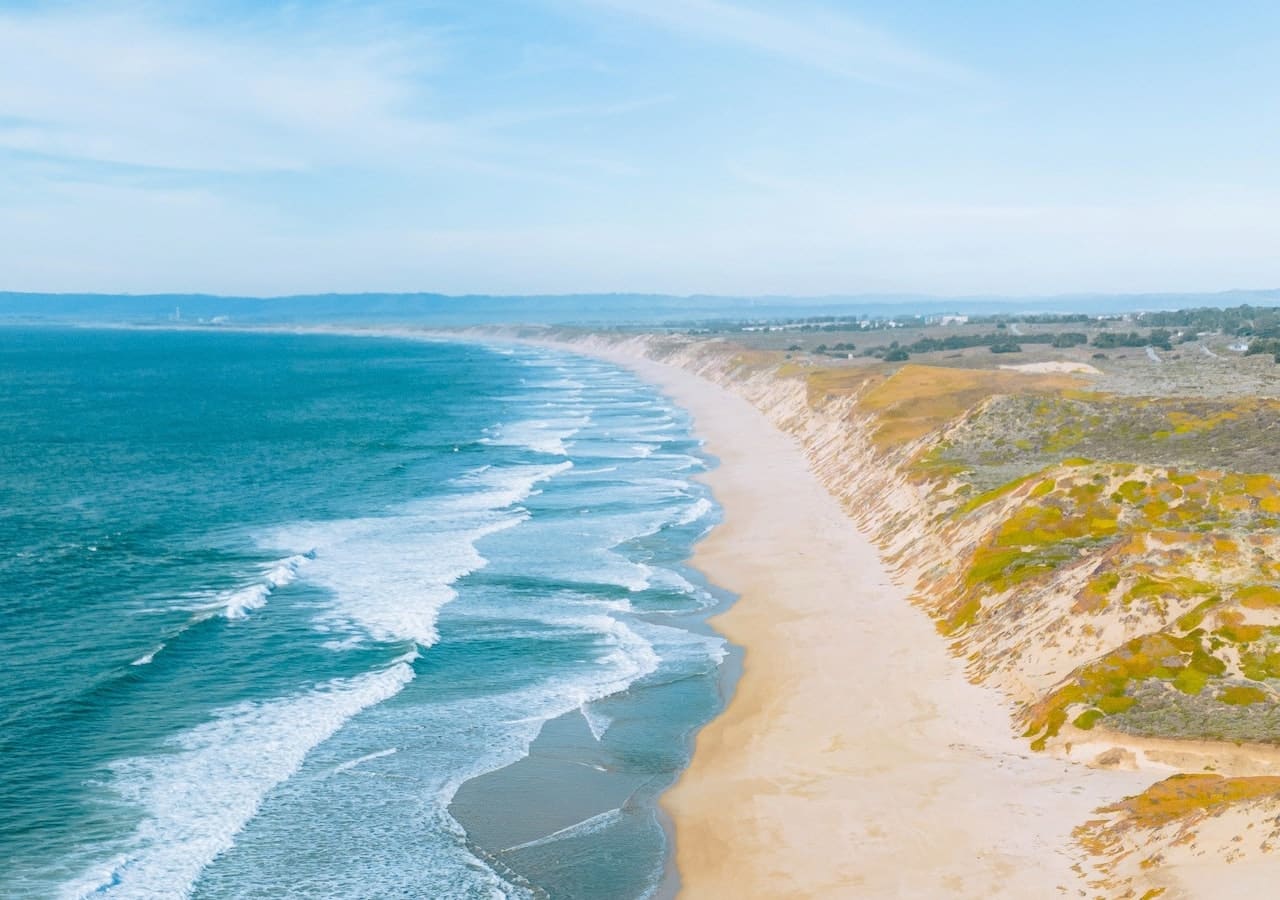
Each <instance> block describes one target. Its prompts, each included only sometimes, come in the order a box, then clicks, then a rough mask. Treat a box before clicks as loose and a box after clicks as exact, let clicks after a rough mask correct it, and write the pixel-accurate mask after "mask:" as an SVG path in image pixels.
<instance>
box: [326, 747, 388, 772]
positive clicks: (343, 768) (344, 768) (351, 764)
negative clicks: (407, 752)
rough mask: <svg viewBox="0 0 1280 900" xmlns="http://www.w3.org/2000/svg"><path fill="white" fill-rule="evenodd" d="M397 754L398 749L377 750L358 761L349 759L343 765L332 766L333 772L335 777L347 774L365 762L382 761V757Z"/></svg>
mask: <svg viewBox="0 0 1280 900" xmlns="http://www.w3.org/2000/svg"><path fill="white" fill-rule="evenodd" d="M399 752H400V748H399V747H388V748H387V749H386V750H379V751H377V752H376V753H366V754H365V755H364V756H361V757H360V758H359V759H349V760H347V761H346V762H344V763H339V764H338V765H336V766H334V769H333V771H334V774H335V775H336V774H337V773H339V772H349V771H351V770H352V769H354V768H355V767H356V766H359V765H362V764H364V763H367V762H373V761H374V760H375V759H383V758H384V757H387V756H391V755H392V754H393V753H399Z"/></svg>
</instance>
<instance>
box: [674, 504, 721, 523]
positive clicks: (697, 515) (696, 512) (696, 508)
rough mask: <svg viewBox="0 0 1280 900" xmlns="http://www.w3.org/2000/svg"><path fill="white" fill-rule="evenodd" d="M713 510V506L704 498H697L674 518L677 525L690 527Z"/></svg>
mask: <svg viewBox="0 0 1280 900" xmlns="http://www.w3.org/2000/svg"><path fill="white" fill-rule="evenodd" d="M713 509H715V506H714V504H712V502H711V501H710V500H708V499H707V498H706V497H699V498H698V499H697V500H695V501H694V502H693V503H692V504H690V505H689V507H688V508H687V509H685V510H684V511H683V512H682V513H680V515H679V516H677V517H676V520H675V524H677V525H692V524H693V523H694V522H696V521H698V520H699V519H701V518H702V517H703V516H706V515H707V514H709V513H710V512H711V511H712V510H713Z"/></svg>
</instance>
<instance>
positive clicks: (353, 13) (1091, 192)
mask: <svg viewBox="0 0 1280 900" xmlns="http://www.w3.org/2000/svg"><path fill="white" fill-rule="evenodd" d="M1272 287H1280V4H1278V3H1275V2H1274V0H1259V2H1245V0H1219V2H1215V3H1205V2H1203V0H1126V2H1119V3H1118V2H1115V0H1076V2H1071V3H1019V2H1014V0H968V2H965V3H955V2H951V0H932V2H926V0H895V2H892V3H890V2H874V3H873V2H835V0H825V2H821V0H813V2H810V0H797V2H772V3H766V2H763V0H759V2H758V0H419V2H414V3H401V2H377V0H365V2H323V0H314V2H308V0H296V2H288V3H279V4H276V3H271V2H268V0H256V2H221V3H198V2H187V0H125V2H120V3H116V2H112V0H97V2H92V3H29V2H12V0H0V290H25V291H100V292H135V293H144V292H170V291H200V292H210V293H227V294H246V295H276V294H288V293H311V292H330V291H335V292H359V291H434V292H443V293H455V294H461V293H512V294H531V293H575V292H585V293H594V292H614V291H625V292H660V293H674V294H692V293H715V294H731V295H759V294H791V295H832V294H838V295H853V294H885V293H931V294H939V295H973V294H1002V295H1047V294H1062V293H1079V292H1108V293H1109V292H1151V291H1156V292H1164V291H1179V292H1182V291H1188V292H1190V291H1215V290H1226V289H1233V288H1272Z"/></svg>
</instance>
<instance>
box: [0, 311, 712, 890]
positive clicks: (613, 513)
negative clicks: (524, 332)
mask: <svg viewBox="0 0 1280 900" xmlns="http://www.w3.org/2000/svg"><path fill="white" fill-rule="evenodd" d="M704 464H705V462H704V459H703V457H702V456H701V455H700V453H699V450H698V446H697V444H696V442H695V441H694V440H693V439H692V438H691V436H690V434H689V423H688V421H687V419H686V417H685V416H684V415H683V414H682V413H681V412H680V411H679V410H678V409H675V408H673V407H672V406H671V405H670V404H669V403H668V402H667V401H665V400H664V399H663V398H662V397H661V396H660V395H658V394H657V393H656V392H655V391H654V390H653V389H652V388H651V387H649V386H648V385H645V384H643V383H641V382H639V381H638V380H636V379H635V378H634V377H633V376H631V375H630V374H628V373H625V372H623V371H621V370H618V369H616V368H613V367H611V366H608V365H606V364H603V363H600V362H597V361H593V360H588V359H584V358H581V357H576V356H572V355H568V354H564V353H559V352H555V351H548V350H541V349H530V348H520V347H505V348H504V347H485V346H479V345H469V344H454V343H429V342H414V341H407V340H384V339H367V338H348V337H340V336H332V335H329V336H317V335H307V336H292V335H281V334H236V333H210V332H136V331H92V330H70V329H67V330H57V329H48V330H21V329H3V330H0V510H2V515H3V521H2V523H0V647H3V648H4V662H5V665H4V666H3V667H2V668H0V896H5V897H9V896H12V897H80V896H93V897H99V896H101V897H181V896H195V897H199V898H223V897H266V896H270V897H285V896H315V897H493V896H515V897H519V896H548V895H549V896H552V897H579V896H584V897H587V896H601V897H619V898H625V897H639V896H645V895H646V894H648V893H650V892H652V891H653V890H654V888H655V886H656V885H657V884H658V881H659V879H660V878H661V875H662V872H663V866H664V860H665V859H666V856H667V849H668V848H667V842H666V839H665V836H664V834H663V830H662V828H661V822H660V820H659V817H658V814H657V812H656V809H655V798H656V795H657V793H658V792H659V791H660V790H661V789H662V787H664V786H665V785H666V784H668V783H669V782H670V781H671V780H672V779H673V778H674V775H675V773H676V772H677V771H678V770H679V769H680V768H681V767H682V766H683V765H684V764H685V763H686V761H687V756H688V748H689V736H690V735H691V733H692V731H693V730H694V729H695V728H696V727H697V726H698V725H700V724H701V723H702V722H704V721H705V720H706V719H707V718H709V717H710V716H711V715H713V714H714V712H715V711H716V710H717V709H718V707H719V705H720V678H719V665H720V662H721V660H722V658H723V657H724V652H725V648H724V644H723V642H722V641H721V640H720V639H719V638H717V637H716V636H714V635H713V634H712V633H711V632H709V631H708V630H707V629H706V628H705V626H703V625H702V624H701V620H702V617H703V616H704V615H705V613H706V611H707V610H708V609H710V608H711V607H712V606H714V605H715V604H716V602H717V601H716V600H715V599H714V598H713V597H712V595H711V593H710V592H709V591H708V590H707V589H706V587H705V586H704V585H702V584H701V583H700V582H699V581H698V580H697V578H696V576H694V575H693V573H691V572H689V571H688V570H686V569H684V568H683V567H682V565H681V561H682V560H683V559H685V558H686V557H687V555H688V553H689V551H690V548H691V545H692V543H693V542H694V541H695V540H696V539H697V538H698V537H699V536H700V535H701V534H703V533H704V532H705V530H706V529H707V528H708V527H709V526H710V525H711V524H712V522H713V521H714V518H715V516H716V510H715V507H714V505H713V504H712V503H711V501H710V498H709V497H708V495H707V492H706V490H705V489H704V488H703V487H702V486H700V485H699V484H698V483H696V482H693V481H691V480H690V478H691V476H692V475H694V474H695V473H696V472H697V471H699V470H700V469H701V468H703V467H704ZM548 722H552V723H554V725H555V727H554V728H551V727H550V726H548V728H547V730H546V732H545V733H544V734H543V736H542V738H540V739H539V734H540V732H543V727H544V725H545V724H546V723H548ZM535 739H538V740H539V743H538V745H537V746H538V747H539V748H544V749H541V750H539V749H535V752H534V755H533V756H531V757H528V758H526V755H527V754H528V753H529V748H530V746H531V744H533V743H534V741H535ZM521 760H523V762H521ZM513 763H514V764H515V765H512V764H513ZM499 770H501V771H499ZM495 772H497V773H498V774H496V775H495V774H488V775H486V773H495ZM574 773H584V774H582V775H581V776H579V775H575V774H574ZM482 775H484V776H485V777H484V778H477V776H482ZM472 779H475V780H472ZM468 782H470V783H469V784H466V783H468ZM464 784H466V789H465V790H464V791H462V792H461V793H459V788H460V786H462V785H464ZM455 794H458V799H459V807H458V808H459V810H462V811H463V812H466V815H465V816H462V815H461V813H460V814H459V815H460V817H461V818H464V819H466V820H468V821H469V822H470V823H471V824H472V827H473V828H474V829H475V831H476V834H475V835H468V834H467V832H466V831H464V829H463V827H462V826H461V825H460V824H459V821H458V818H455V817H454V815H452V814H451V812H450V806H449V804H450V801H451V800H453V799H454V796H455ZM464 800H465V803H464V802H463V801H464ZM464 806H465V807H466V809H465V810H463V807H464Z"/></svg>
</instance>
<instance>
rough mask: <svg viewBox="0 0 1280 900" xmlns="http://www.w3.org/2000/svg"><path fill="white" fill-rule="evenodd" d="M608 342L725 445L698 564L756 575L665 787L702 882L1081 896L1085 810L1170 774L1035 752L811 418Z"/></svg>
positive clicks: (725, 893) (699, 885)
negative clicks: (824, 449) (905, 573)
mask: <svg viewBox="0 0 1280 900" xmlns="http://www.w3.org/2000/svg"><path fill="white" fill-rule="evenodd" d="M608 355H610V356H611V357H612V358H613V359H614V360H615V361H616V362H620V363H623V364H625V365H628V366H630V367H631V368H632V369H633V370H635V371H637V372H638V373H639V374H641V375H642V376H643V377H645V378H647V379H649V380H651V381H653V382H655V383H657V384H659V385H660V386H661V387H662V388H663V390H664V391H665V392H666V393H667V394H668V395H669V396H671V397H672V399H674V400H675V401H676V402H678V403H679V404H681V405H682V406H684V407H685V408H686V409H687V410H689V411H690V412H691V413H692V414H693V416H694V423H695V428H696V430H697V432H698V433H699V435H700V436H701V437H702V438H703V439H704V440H705V441H706V446H707V448H708V450H710V452H712V453H713V454H714V455H716V456H717V457H718V458H719V459H720V461H721V465H720V466H719V467H718V468H717V469H715V470H714V471H713V472H712V473H710V474H709V475H708V476H707V481H708V483H709V484H710V485H711V487H712V489H713V491H714V493H715V496H716V497H717V499H718V500H719V502H720V503H721V505H722V507H723V509H724V513H725V521H724V523H723V524H722V525H720V526H719V527H717V528H716V529H715V530H714V531H713V533H712V534H711V535H710V536H709V537H708V538H707V539H706V540H705V541H704V542H703V543H702V544H700V545H699V547H698V551H697V554H696V556H695V558H694V561H693V562H694V564H695V565H696V566H697V567H698V568H699V569H701V570H702V571H703V572H705V573H706V574H707V575H708V577H710V578H711V579H712V580H713V581H715V582H716V583H718V584H720V585H722V586H724V587H726V588H728V589H730V590H732V591H734V592H736V593H737V594H738V595H739V599H738V601H737V602H736V603H735V604H734V605H733V606H732V607H731V609H730V610H729V611H728V612H727V613H725V614H723V615H722V616H720V617H718V618H717V619H715V620H714V621H713V624H714V625H715V626H716V627H717V628H718V629H719V630H721V631H722V632H723V633H724V634H725V635H727V636H728V637H729V639H730V640H732V641H734V642H735V643H737V644H739V645H741V646H742V647H744V648H745V659H744V672H743V676H742V678H741V680H740V682H739V684H738V686H737V689H736V692H735V694H734V696H733V698H732V700H731V702H730V703H729V705H728V708H727V709H726V710H725V712H724V713H723V714H722V715H721V716H720V717H718V718H717V719H715V720H714V721H712V722H711V723H710V724H709V725H708V726H707V727H706V728H705V729H704V730H703V731H702V733H701V734H700V735H699V737H698V739H697V744H696V749H695V753H694V757H693V762H692V764H691V766H690V768H689V769H688V770H687V772H686V773H685V774H684V776H683V777H682V778H681V779H680V781H679V783H678V784H677V785H676V786H675V787H674V788H673V789H672V790H671V791H670V792H669V793H668V794H667V795H666V796H665V798H664V806H665V808H666V809H667V810H668V811H669V813H670V814H671V816H672V818H673V820H674V822H675V830H676V864H677V868H678V870H679V873H680V878H681V882H682V889H681V896H682V897H690V898H702V897H707V898H723V897H784V896H785V897H921V898H923V897H993V896H1001V897H1019V898H1027V897H1050V896H1060V895H1064V894H1069V895H1075V894H1076V889H1077V888H1079V887H1082V886H1083V884H1082V883H1081V882H1080V880H1079V878H1078V876H1077V875H1076V874H1075V873H1074V872H1073V871H1072V865H1073V862H1074V861H1075V860H1074V856H1073V852H1072V848H1071V837H1070V832H1071V829H1072V828H1073V827H1074V826H1075V825H1076V824H1078V823H1079V822H1081V821H1083V820H1084V819H1086V818H1088V816H1089V814H1090V812H1091V811H1092V810H1093V809H1095V808H1096V807H1098V806H1100V805H1102V804H1104V803H1108V802H1112V801H1114V800H1115V799H1117V798H1119V797H1121V796H1124V795H1125V794H1127V793H1133V792H1135V791H1137V790H1141V789H1142V788H1143V787H1145V786H1146V784H1148V783H1149V782H1150V780H1151V776H1150V773H1147V774H1145V775H1143V774H1135V773H1126V772H1105V771H1095V770H1090V769H1086V768H1084V767H1082V766H1078V765H1075V764H1073V763H1070V762H1065V761H1062V760H1057V759H1052V758H1048V757H1043V756H1035V755H1033V754H1031V753H1029V751H1027V750H1026V748H1025V743H1020V742H1018V741H1016V740H1015V739H1014V737H1013V736H1012V734H1011V733H1010V729H1011V726H1010V719H1009V713H1008V710H1007V709H1006V708H1004V706H1003V705H1002V701H1001V698H1000V697H999V696H998V695H997V694H995V693H994V692H993V691H990V690H987V689H984V688H980V687H976V686H974V685H972V684H970V683H969V682H968V681H966V679H965V678H964V676H963V673H962V672H961V669H960V665H959V663H958V662H957V661H956V660H954V659H952V658H951V657H950V656H949V655H948V653H947V650H946V647H945V645H944V642H943V640H942V638H940V637H939V636H938V635H937V633H936V632H935V630H934V628H933V626H932V624H931V623H930V621H929V620H928V618H927V617H926V616H925V615H924V614H923V613H922V612H920V611H919V610H917V609H915V608H914V607H912V606H911V605H910V604H909V603H908V601H907V599H906V597H905V594H904V591H903V590H902V589H901V588H899V587H898V586H896V585H895V584H893V582H892V581H891V579H890V578H889V577H888V575H887V574H886V571H885V568H884V567H883V565H882V563H881V561H880V559H879V556H878V553H877V551H876V549H875V547H874V546H872V544H871V543H870V542H869V541H868V540H867V539H866V538H864V537H863V536H862V535H861V534H860V533H859V532H858V531H857V529H856V528H855V526H854V525H853V523H852V521H851V520H850V519H849V518H848V517H847V516H846V515H845V513H844V511H843V510H842V509H841V507H840V506H839V504H838V503H837V502H836V500H835V499H834V498H832V497H831V496H830V495H829V494H828V493H827V492H826V490H824V488H823V487H822V486H821V484H820V483H819V482H818V480H817V479H816V477H815V476H814V475H813V474H812V473H811V472H810V471H809V470H808V468H807V466H806V462H805V459H804V456H803V455H802V453H801V451H800V449H799V447H798V446H797V444H796V443H795V442H794V441H793V439H792V438H790V437H789V436H787V435H784V434H783V433H782V432H780V431H779V430H777V429H775V428H774V427H773V426H772V425H771V424H770V423H769V421H768V420H767V419H766V418H765V417H764V415H763V414H762V413H761V412H759V411H758V410H757V409H755V408H754V407H752V406H751V405H750V404H749V403H748V402H747V401H746V400H744V399H742V398H740V397H738V396H736V395H734V394H732V393H730V392H728V391H726V390H725V389H723V388H721V387H719V386H717V385H715V384H713V383H711V382H709V381H706V380H704V379H702V378H699V377H698V376H696V375H694V374H692V373H689V372H686V371H684V370H681V369H678V368H675V367H672V366H667V365H663V364H659V363H656V362H653V361H650V360H647V359H637V358H635V357H631V356H625V355H621V354H608Z"/></svg>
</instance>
